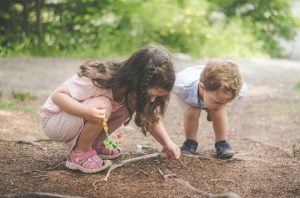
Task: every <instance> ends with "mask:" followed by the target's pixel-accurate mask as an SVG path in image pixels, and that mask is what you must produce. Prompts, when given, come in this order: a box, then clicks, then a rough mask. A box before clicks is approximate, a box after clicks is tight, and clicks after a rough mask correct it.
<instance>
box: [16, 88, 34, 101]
mask: <svg viewBox="0 0 300 198" xmlns="http://www.w3.org/2000/svg"><path fill="white" fill-rule="evenodd" d="M11 96H12V97H13V98H14V99H17V100H19V101H24V100H26V99H30V100H35V99H36V98H37V97H36V96H34V95H31V94H30V93H28V92H26V93H25V92H18V91H15V90H13V91H12V92H11Z"/></svg>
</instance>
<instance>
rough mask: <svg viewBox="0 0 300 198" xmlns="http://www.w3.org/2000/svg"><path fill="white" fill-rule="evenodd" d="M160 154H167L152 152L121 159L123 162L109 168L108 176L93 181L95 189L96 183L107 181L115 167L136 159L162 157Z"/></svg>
mask: <svg viewBox="0 0 300 198" xmlns="http://www.w3.org/2000/svg"><path fill="white" fill-rule="evenodd" d="M160 156H165V154H163V153H152V154H148V155H143V156H140V157H135V158H130V159H127V160H123V161H121V162H120V163H118V164H113V165H112V166H111V167H110V168H109V170H108V171H107V173H106V176H105V177H104V178H102V179H100V180H96V181H94V182H93V186H94V188H95V189H97V186H96V184H97V183H98V182H101V181H107V179H108V177H109V175H110V173H111V172H112V171H113V170H114V169H116V168H119V167H121V166H123V165H125V164H128V163H130V162H135V161H139V160H144V159H150V158H155V157H160Z"/></svg>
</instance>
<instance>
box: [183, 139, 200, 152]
mask: <svg viewBox="0 0 300 198" xmlns="http://www.w3.org/2000/svg"><path fill="white" fill-rule="evenodd" d="M197 147H198V142H196V141H195V140H188V139H187V140H185V141H184V142H183V144H182V146H181V152H182V153H183V154H187V155H196V150H197Z"/></svg>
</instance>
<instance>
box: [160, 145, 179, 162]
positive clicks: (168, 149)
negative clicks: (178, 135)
mask: <svg viewBox="0 0 300 198" xmlns="http://www.w3.org/2000/svg"><path fill="white" fill-rule="evenodd" d="M164 152H165V153H166V154H167V155H168V156H171V157H172V158H175V159H179V157H180V148H179V147H178V146H177V145H176V144H175V143H174V142H172V143H170V144H169V145H167V146H165V147H164Z"/></svg>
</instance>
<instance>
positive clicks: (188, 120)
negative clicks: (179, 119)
mask: <svg viewBox="0 0 300 198" xmlns="http://www.w3.org/2000/svg"><path fill="white" fill-rule="evenodd" d="M200 113H201V109H200V108H196V107H189V108H188V109H187V110H186V111H185V113H184V120H183V127H184V132H185V137H186V140H185V141H184V142H183V144H182V146H181V152H182V153H183V154H189V155H195V154H196V150H197V148H198V142H197V132H198V128H199V118H200Z"/></svg>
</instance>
